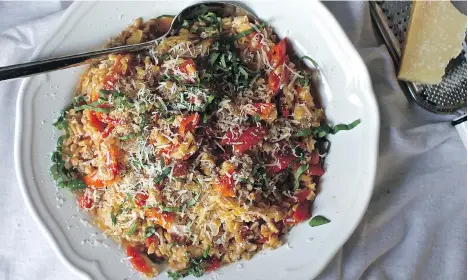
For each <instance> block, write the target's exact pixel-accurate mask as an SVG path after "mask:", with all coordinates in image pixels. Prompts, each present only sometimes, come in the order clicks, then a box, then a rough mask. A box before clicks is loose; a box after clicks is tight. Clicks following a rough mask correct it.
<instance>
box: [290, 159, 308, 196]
mask: <svg viewBox="0 0 468 280" xmlns="http://www.w3.org/2000/svg"><path fill="white" fill-rule="evenodd" d="M307 169H309V165H308V164H306V165H301V166H299V168H298V169H297V170H296V174H294V190H297V189H298V188H299V178H300V177H301V175H302V173H304V172H305V171H306V170H307Z"/></svg>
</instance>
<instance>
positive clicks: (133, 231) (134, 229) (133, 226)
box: [127, 220, 138, 235]
mask: <svg viewBox="0 0 468 280" xmlns="http://www.w3.org/2000/svg"><path fill="white" fill-rule="evenodd" d="M137 227H138V220H136V221H135V223H133V225H132V227H131V228H130V229H129V230H128V231H127V235H133V234H134V233H135V232H136V230H137Z"/></svg>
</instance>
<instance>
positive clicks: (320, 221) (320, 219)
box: [309, 215, 330, 227]
mask: <svg viewBox="0 0 468 280" xmlns="http://www.w3.org/2000/svg"><path fill="white" fill-rule="evenodd" d="M329 222H330V220H329V219H327V218H325V217H324V216H321V215H317V216H315V217H313V218H312V219H310V221H309V226H311V227H318V226H321V225H324V224H328V223H329Z"/></svg>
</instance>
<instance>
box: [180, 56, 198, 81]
mask: <svg viewBox="0 0 468 280" xmlns="http://www.w3.org/2000/svg"><path fill="white" fill-rule="evenodd" d="M178 68H179V71H180V72H182V73H183V74H185V76H186V77H183V78H186V79H187V81H191V82H193V81H195V79H194V77H196V75H197V66H196V65H195V62H193V60H192V59H187V60H185V61H184V62H182V63H181V64H180V65H179V67H178Z"/></svg>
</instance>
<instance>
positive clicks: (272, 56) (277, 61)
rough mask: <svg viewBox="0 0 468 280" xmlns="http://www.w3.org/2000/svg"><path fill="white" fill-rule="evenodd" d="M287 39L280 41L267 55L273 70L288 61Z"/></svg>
mask: <svg viewBox="0 0 468 280" xmlns="http://www.w3.org/2000/svg"><path fill="white" fill-rule="evenodd" d="M286 42H287V38H284V39H283V40H281V41H279V42H278V43H277V44H276V45H275V46H274V47H273V48H272V49H271V51H270V52H269V53H268V54H267V56H268V60H269V61H270V64H271V66H272V67H273V68H276V67H278V66H279V65H281V64H282V63H283V62H284V61H285V59H286V47H287V44H286Z"/></svg>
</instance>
